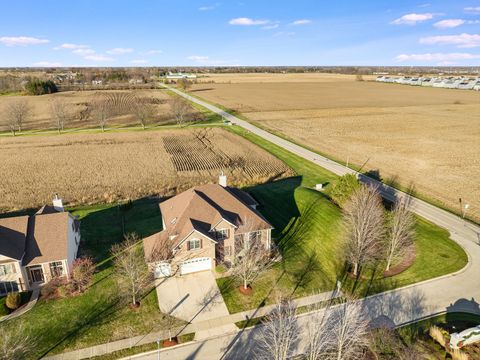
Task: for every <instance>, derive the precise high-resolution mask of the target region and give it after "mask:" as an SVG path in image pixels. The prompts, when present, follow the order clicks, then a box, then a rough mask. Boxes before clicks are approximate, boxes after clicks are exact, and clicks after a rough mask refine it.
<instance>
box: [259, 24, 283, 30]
mask: <svg viewBox="0 0 480 360" xmlns="http://www.w3.org/2000/svg"><path fill="white" fill-rule="evenodd" d="M278 26H279V25H278V24H273V25H266V26H262V29H263V30H272V29H276V28H278Z"/></svg>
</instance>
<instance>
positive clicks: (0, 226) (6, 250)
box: [0, 216, 28, 260]
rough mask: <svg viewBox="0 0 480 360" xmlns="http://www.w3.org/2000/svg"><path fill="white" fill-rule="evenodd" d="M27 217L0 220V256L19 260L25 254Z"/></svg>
mask: <svg viewBox="0 0 480 360" xmlns="http://www.w3.org/2000/svg"><path fill="white" fill-rule="evenodd" d="M27 228H28V216H16V217H11V218H4V219H0V255H3V256H7V257H9V258H12V259H16V260H21V259H22V257H23V254H24V253H25V246H26V236H27Z"/></svg>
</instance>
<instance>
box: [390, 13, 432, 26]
mask: <svg viewBox="0 0 480 360" xmlns="http://www.w3.org/2000/svg"><path fill="white" fill-rule="evenodd" d="M435 15H436V14H432V13H424V14H416V13H412V14H406V15H403V16H402V17H400V18H398V19H396V20H393V21H392V22H391V24H394V25H402V24H406V25H415V24H416V23H418V22H422V21H426V20H431V19H433V17H434V16H435Z"/></svg>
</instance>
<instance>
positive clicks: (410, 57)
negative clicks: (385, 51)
mask: <svg viewBox="0 0 480 360" xmlns="http://www.w3.org/2000/svg"><path fill="white" fill-rule="evenodd" d="M473 59H480V54H470V53H427V54H401V55H398V56H396V57H395V61H397V62H412V61H419V62H420V61H421V62H446V61H457V60H473Z"/></svg>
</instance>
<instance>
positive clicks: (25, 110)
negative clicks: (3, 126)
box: [5, 99, 32, 136]
mask: <svg viewBox="0 0 480 360" xmlns="http://www.w3.org/2000/svg"><path fill="white" fill-rule="evenodd" d="M31 112H32V108H31V106H30V104H29V103H28V101H27V100H26V99H16V100H13V101H11V102H9V103H8V104H7V108H6V110H5V119H6V121H7V124H8V127H9V128H10V131H11V132H12V134H13V136H15V132H16V130H17V129H18V131H19V132H21V131H22V125H23V123H24V122H25V121H26V120H27V119H28V117H29V116H30V114H31Z"/></svg>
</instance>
